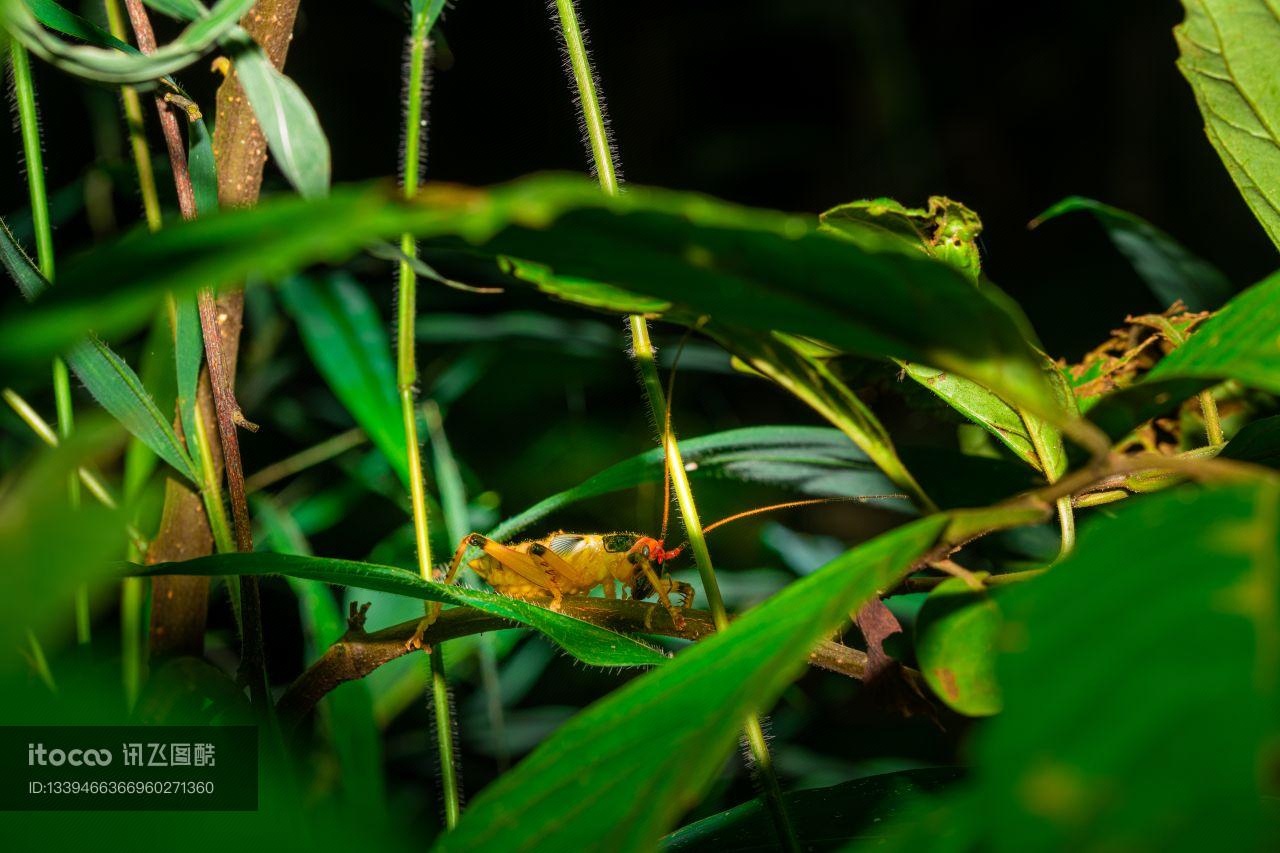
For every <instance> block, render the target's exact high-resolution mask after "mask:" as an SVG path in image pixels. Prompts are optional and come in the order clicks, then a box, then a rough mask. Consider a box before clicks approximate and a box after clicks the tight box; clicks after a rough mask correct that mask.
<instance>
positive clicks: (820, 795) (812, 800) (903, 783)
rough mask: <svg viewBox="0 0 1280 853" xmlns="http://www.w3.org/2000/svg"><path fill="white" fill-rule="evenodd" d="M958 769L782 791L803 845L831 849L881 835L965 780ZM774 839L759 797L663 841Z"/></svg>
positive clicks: (727, 847) (669, 847)
mask: <svg viewBox="0 0 1280 853" xmlns="http://www.w3.org/2000/svg"><path fill="white" fill-rule="evenodd" d="M961 775H962V771H961V770H960V769H959V768H957V767H927V768H921V769H918V770H901V771H898V772H896V773H881V774H879V775H876V776H864V777H863V778H861V779H852V780H850V781H848V782H841V783H840V784H839V785H832V786H831V787H829V788H810V789H807V790H803V791H788V792H787V793H784V794H783V795H782V799H783V800H784V801H785V803H786V807H787V813H788V814H789V815H790V816H791V820H792V823H793V824H794V825H795V828H796V832H797V833H798V835H799V841H800V845H801V848H802V849H805V850H828V849H834V847H835V845H837V844H839V843H848V842H851V841H854V840H855V839H858V840H868V839H873V838H882V837H883V836H884V835H885V832H886V829H887V826H888V821H889V818H891V817H898V816H899V815H901V814H903V813H904V812H907V813H915V812H917V811H919V810H920V809H921V808H922V807H923V806H924V805H925V802H924V797H923V795H927V794H931V793H936V792H938V791H942V790H945V789H946V788H947V787H949V786H950V785H951V784H952V783H954V782H955V781H957V780H958V779H960V778H961ZM773 837H774V828H773V819H772V818H771V817H770V815H769V812H768V810H767V809H766V808H765V805H764V803H763V802H762V801H761V800H760V799H759V798H756V799H754V800H752V801H751V802H748V803H743V804H742V805H740V806H736V807H734V808H732V809H729V810H728V811H724V812H720V813H719V814H715V815H712V816H711V817H706V818H703V819H702V820H700V821H698V822H697V823H691V824H689V825H688V826H685V827H681V828H680V829H678V830H676V831H675V832H673V833H671V834H670V835H668V836H667V837H666V838H664V839H662V849H663V850H664V851H666V853H699V851H706V853H734V852H735V851H742V853H747V851H759V850H761V849H762V848H763V844H762V842H763V840H764V839H772V838H773Z"/></svg>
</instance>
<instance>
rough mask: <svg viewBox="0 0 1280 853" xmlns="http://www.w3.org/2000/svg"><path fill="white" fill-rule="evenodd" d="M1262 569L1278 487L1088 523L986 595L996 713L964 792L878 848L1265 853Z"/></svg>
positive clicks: (1244, 489)
mask: <svg viewBox="0 0 1280 853" xmlns="http://www.w3.org/2000/svg"><path fill="white" fill-rule="evenodd" d="M1277 567H1280V485H1277V483H1276V481H1275V480H1267V481H1265V482H1261V483H1258V484H1255V485H1235V486H1230V487H1226V486H1224V487H1217V488H1197V487H1184V488H1179V489H1176V490H1173V491H1169V492H1164V493H1162V494H1159V495H1153V496H1149V497H1144V498H1140V499H1137V500H1134V501H1132V502H1125V504H1124V505H1122V506H1121V507H1120V508H1119V509H1117V510H1116V513H1115V516H1114V517H1112V518H1107V517H1098V518H1096V519H1095V520H1094V521H1092V522H1091V523H1090V524H1087V525H1085V526H1084V528H1083V529H1082V531H1081V535H1080V540H1079V543H1078V547H1077V549H1076V550H1075V552H1074V553H1073V554H1072V555H1071V556H1070V557H1068V558H1067V559H1066V560H1064V561H1063V562H1062V563H1061V564H1059V565H1057V566H1055V567H1054V568H1053V570H1051V571H1050V572H1048V573H1047V574H1045V575H1044V576H1042V577H1039V578H1036V579H1034V580H1031V581H1028V582H1026V583H1022V584H1018V585H1017V586H1010V587H1007V588H1005V589H1003V590H1002V591H1001V594H1000V605H1001V609H1002V610H1003V612H1004V616H1005V626H1006V627H1005V630H1004V632H1003V637H1004V641H1003V643H1002V649H1003V654H1002V655H1001V656H1000V659H999V661H998V668H997V671H998V675H999V680H1000V685H1001V689H1002V692H1003V695H1004V710H1003V711H1002V713H1001V714H1000V715H999V716H998V717H995V718H994V719H992V720H991V721H989V722H988V723H986V724H985V726H984V727H983V728H982V729H981V730H980V731H979V735H978V738H977V740H976V742H975V743H974V744H973V750H972V751H973V757H974V759H975V771H974V778H973V782H972V784H970V785H968V786H967V787H966V788H965V789H964V790H963V791H957V792H956V793H955V794H954V795H952V796H950V797H948V798H947V799H946V800H945V806H944V808H942V809H940V810H939V811H938V812H937V813H936V814H934V815H932V816H931V819H929V820H918V821H916V822H915V823H914V825H913V826H912V827H910V828H908V827H903V829H904V833H903V835H902V837H901V838H900V839H899V841H900V843H899V844H897V845H893V849H902V850H917V849H920V847H919V845H920V843H921V842H922V841H924V840H925V839H927V840H928V846H929V847H935V848H936V847H937V846H939V845H942V846H944V847H946V849H956V848H955V847H954V842H955V841H957V840H961V839H964V840H966V841H967V844H966V849H981V850H997V851H999V850H1010V851H1013V850H1070V849H1082V848H1088V849H1108V850H1171V849H1179V850H1203V849H1212V848H1227V849H1233V850H1250V849H1252V850H1259V849H1270V848H1271V847H1273V846H1274V840H1275V838H1276V834H1275V833H1276V831H1277V824H1276V822H1275V818H1276V816H1275V814H1274V800H1275V797H1276V795H1277V791H1278V789H1280V781H1278V780H1277V776H1276V774H1275V773H1274V772H1273V771H1274V769H1275V761H1276V753H1275V744H1276V742H1277V737H1280V678H1278V677H1277V673H1278V672H1280V669H1278V668H1277V661H1278V660H1280V631H1277V619H1276V613H1277V612H1280V575H1278V572H1280V569H1278V568H1277ZM993 803H998V804H1000V807H999V808H991V807H990V805H991V804H993ZM1267 812H1270V815H1269V816H1264V814H1265V813H1267ZM876 849H884V848H883V847H877V848H876Z"/></svg>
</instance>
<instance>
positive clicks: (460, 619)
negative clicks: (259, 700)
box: [276, 598, 919, 726]
mask: <svg viewBox="0 0 1280 853" xmlns="http://www.w3.org/2000/svg"><path fill="white" fill-rule="evenodd" d="M562 612H563V613H565V614H566V615H568V616H573V617H574V618H576V619H581V620H583V621H585V622H590V623H592V624H593V625H599V626H600V627H602V628H608V629H610V630H614V631H619V632H623V633H642V634H656V635H661V636H665V637H679V638H681V639H685V640H701V639H702V638H704V637H707V636H709V635H711V634H714V633H715V623H714V622H713V621H712V617H711V614H710V613H708V612H706V611H705V610H687V611H685V613H684V618H685V624H684V625H683V626H681V627H679V628H677V627H676V626H675V624H674V623H673V622H672V621H671V615H670V614H669V613H668V612H667V611H666V610H665V609H664V608H663V607H661V606H660V605H657V604H649V603H648V602H644V601H623V600H621V599H614V600H608V599H603V598H566V599H565V600H564V602H563V610H562ZM420 621H421V620H418V619H412V620H410V621H408V622H402V623H400V624H399V625H393V626H391V627H390V628H383V629H382V630H380V631H375V632H373V633H366V632H365V631H364V629H363V628H362V627H359V626H357V625H353V626H352V627H351V628H350V629H349V630H348V631H347V633H346V634H344V635H343V636H342V637H340V638H339V639H338V640H337V641H336V642H334V644H333V645H332V646H330V647H329V648H328V650H327V651H325V653H324V654H323V655H321V656H320V658H319V659H318V660H317V661H315V662H314V663H313V664H311V666H310V667H308V668H307V670H306V671H305V672H304V673H303V674H302V675H300V676H298V678H297V679H296V680H295V681H294V682H293V684H291V685H289V688H288V689H287V690H286V691H285V692H284V695H282V696H281V697H280V701H279V703H278V704H277V705H276V711H277V713H278V714H279V717H280V720H281V722H282V723H283V724H284V725H286V726H290V725H296V724H297V723H298V722H299V721H301V720H302V719H303V718H304V717H305V716H306V715H307V714H309V713H311V711H312V709H314V708H315V706H316V703H318V702H319V701H320V700H321V699H323V698H324V697H325V695H326V694H328V693H329V691H331V690H333V689H334V688H336V687H338V685H340V684H343V683H345V682H348V681H355V680H357V679H360V678H364V677H365V676H366V675H368V674H369V673H371V672H373V671H374V670H375V669H377V668H378V667H380V666H382V665H383V664H386V663H390V662H391V661H393V660H395V659H396V658H399V657H401V656H403V655H406V654H409V652H410V651H411V650H410V649H409V648H407V647H406V645H405V641H406V640H408V639H409V638H410V637H411V636H412V635H413V633H414V631H415V630H416V629H417V627H418V624H419V622H420ZM517 627H520V626H519V625H517V624H516V623H514V622H508V621H507V620H505V619H501V618H499V617H497V616H490V615H489V614H487V613H482V612H480V611H479V610H473V609H472V608H470V607H455V608H453V609H450V610H446V611H444V612H443V613H441V614H440V618H439V619H437V620H436V621H435V622H434V623H432V625H431V626H430V627H429V628H427V631H426V633H425V634H423V636H422V642H423V643H424V644H426V645H433V646H434V645H435V644H437V643H442V642H444V641H445V640H451V639H454V638H456V637H462V636H466V635H469V634H480V633H484V632H486V631H498V630H502V629H504V628H517ZM809 663H810V664H811V665H812V666H816V667H819V668H821V669H825V670H829V671H831V672H835V673H839V674H841V675H847V676H849V677H850V678H857V679H861V678H862V676H863V674H864V673H865V672H866V664H867V655H866V652H863V651H860V650H858V649H854V648H850V647H849V646H845V645H841V644H840V643H834V642H824V643H820V644H819V645H818V646H817V647H816V648H815V649H814V650H813V651H812V652H810V654H809ZM906 676H907V678H908V679H910V680H912V681H917V682H918V679H919V674H918V673H916V672H915V671H914V670H906Z"/></svg>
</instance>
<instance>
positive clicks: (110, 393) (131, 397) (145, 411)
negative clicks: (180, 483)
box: [67, 337, 200, 484]
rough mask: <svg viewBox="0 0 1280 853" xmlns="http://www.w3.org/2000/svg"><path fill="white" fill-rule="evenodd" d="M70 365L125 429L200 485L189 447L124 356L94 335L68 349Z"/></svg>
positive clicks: (99, 401)
mask: <svg viewBox="0 0 1280 853" xmlns="http://www.w3.org/2000/svg"><path fill="white" fill-rule="evenodd" d="M67 364H69V365H71V369H72V370H73V371H75V374H76V376H77V377H78V378H79V379H80V381H81V382H83V383H84V386H85V388H87V389H88V390H89V393H90V394H92V395H93V398H94V399H95V400H97V401H98V404H99V405H101V406H102V408H104V409H106V410H107V412H109V413H110V414H111V416H112V417H114V418H115V419H116V420H118V421H119V422H120V423H121V424H123V425H124V427H125V429H127V430H129V432H131V433H133V434H134V435H135V436H137V437H138V440H139V441H141V442H142V443H143V444H145V445H146V446H147V447H149V448H151V450H152V451H153V452H154V453H155V454H156V455H157V456H159V457H160V458H161V459H163V460H164V461H165V462H168V463H169V464H170V465H172V466H173V468H174V470H176V471H177V472H178V473H179V474H181V475H182V476H184V477H186V478H187V479H188V480H190V481H191V482H192V483H196V484H199V482H200V481H199V477H198V476H197V474H196V470H195V466H194V465H193V464H192V462H191V458H190V457H189V456H188V455H187V451H186V448H185V447H183V445H182V442H181V441H179V440H178V436H177V435H175V434H174V432H173V427H172V426H171V425H170V424H169V420H168V419H167V418H166V417H165V416H164V415H162V414H161V413H160V410H159V409H158V408H157V407H156V404H155V401H154V400H152V399H151V395H150V394H148V393H147V389H146V388H144V387H142V380H140V379H139V378H138V375H137V374H136V373H134V372H133V369H132V368H130V367H129V365H128V364H126V363H125V361H124V359H122V358H120V356H118V355H116V354H115V353H114V352H112V351H111V348H110V347H108V346H107V345H106V344H104V343H103V342H102V341H100V340H98V339H97V338H95V337H89V338H88V339H86V340H84V341H81V342H80V343H78V344H76V345H75V346H73V347H72V348H71V349H69V350H68V351H67Z"/></svg>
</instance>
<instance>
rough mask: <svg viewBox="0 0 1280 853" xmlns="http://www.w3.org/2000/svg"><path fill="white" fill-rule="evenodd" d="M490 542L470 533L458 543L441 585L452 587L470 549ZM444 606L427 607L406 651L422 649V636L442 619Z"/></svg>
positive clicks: (431, 605)
mask: <svg viewBox="0 0 1280 853" xmlns="http://www.w3.org/2000/svg"><path fill="white" fill-rule="evenodd" d="M489 541H490V540H489V538H488V537H486V536H481V535H480V534H479V533H469V534H467V535H466V536H464V537H462V541H461V542H459V543H458V547H457V549H456V550H455V551H454V552H453V559H452V560H450V561H449V568H448V569H447V570H446V571H445V574H444V578H442V579H441V583H444V584H447V585H452V584H453V583H454V582H455V581H456V580H457V577H458V569H459V568H461V566H462V558H463V557H465V556H466V555H467V549H468V548H483V547H485V544H486V543H488V542H489ZM436 571H438V570H433V571H432V575H433V577H432V580H435V579H436V578H435V577H434V574H435V572H436ZM442 607H443V605H442V604H441V603H440V602H438V601H432V602H430V603H429V604H428V605H427V615H426V616H423V617H422V619H420V620H418V626H417V627H416V628H414V630H413V636H411V637H410V638H409V639H407V640H405V643H404V646H405V648H406V649H420V648H422V635H423V634H425V633H426V631H427V629H428V628H430V627H431V626H432V624H433V623H434V622H435V621H436V619H438V618H440V610H441V608H442Z"/></svg>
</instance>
